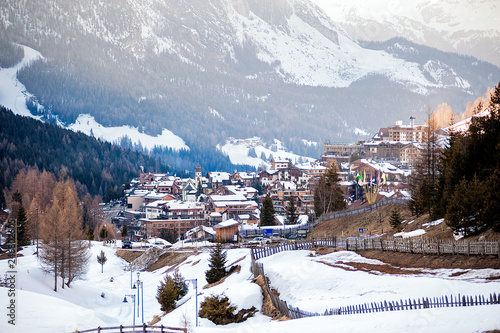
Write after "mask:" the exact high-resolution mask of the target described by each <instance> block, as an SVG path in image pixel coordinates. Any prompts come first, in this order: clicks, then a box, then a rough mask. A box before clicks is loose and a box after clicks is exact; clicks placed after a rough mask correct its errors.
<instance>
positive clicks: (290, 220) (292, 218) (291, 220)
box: [286, 196, 299, 224]
mask: <svg viewBox="0 0 500 333" xmlns="http://www.w3.org/2000/svg"><path fill="white" fill-rule="evenodd" d="M298 220H299V214H297V208H296V207H295V199H294V197H293V196H290V201H288V205H287V207H286V224H297V222H298Z"/></svg>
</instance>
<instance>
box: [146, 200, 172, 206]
mask: <svg viewBox="0 0 500 333" xmlns="http://www.w3.org/2000/svg"><path fill="white" fill-rule="evenodd" d="M167 202H168V200H156V201H153V202H150V203H148V204H147V205H146V208H159V207H161V206H163V205H164V204H166V203H167Z"/></svg>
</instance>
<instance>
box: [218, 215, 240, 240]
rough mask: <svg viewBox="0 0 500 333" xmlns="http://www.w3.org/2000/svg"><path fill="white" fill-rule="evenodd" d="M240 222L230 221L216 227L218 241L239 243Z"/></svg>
mask: <svg viewBox="0 0 500 333" xmlns="http://www.w3.org/2000/svg"><path fill="white" fill-rule="evenodd" d="M239 226H240V222H238V221H236V220H234V219H230V220H227V221H224V222H221V223H219V224H217V225H215V226H214V229H215V232H216V239H217V240H218V241H220V242H237V241H238V237H239Z"/></svg>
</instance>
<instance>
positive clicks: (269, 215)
mask: <svg viewBox="0 0 500 333" xmlns="http://www.w3.org/2000/svg"><path fill="white" fill-rule="evenodd" d="M275 213H276V211H275V210H274V205H273V200H272V199H271V197H270V196H269V194H268V195H266V197H265V199H264V201H263V202H262V210H261V211H260V226H261V227H264V226H271V225H275V223H274V214H275Z"/></svg>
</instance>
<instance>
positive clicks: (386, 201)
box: [318, 198, 408, 222]
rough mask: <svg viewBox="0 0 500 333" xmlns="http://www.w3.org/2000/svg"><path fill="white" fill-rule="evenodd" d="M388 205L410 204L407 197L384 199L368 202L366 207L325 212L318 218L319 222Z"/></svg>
mask: <svg viewBox="0 0 500 333" xmlns="http://www.w3.org/2000/svg"><path fill="white" fill-rule="evenodd" d="M386 205H403V206H406V205H408V200H407V199H399V198H392V199H383V200H380V201H377V202H376V203H374V204H373V205H370V204H368V202H367V203H366V207H364V208H358V209H353V210H343V211H339V212H330V213H324V214H322V215H321V216H320V217H319V219H318V220H319V222H321V221H329V220H334V219H338V218H341V217H345V216H353V215H359V214H363V213H366V212H369V211H370V210H372V209H376V208H379V207H382V206H386Z"/></svg>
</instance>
